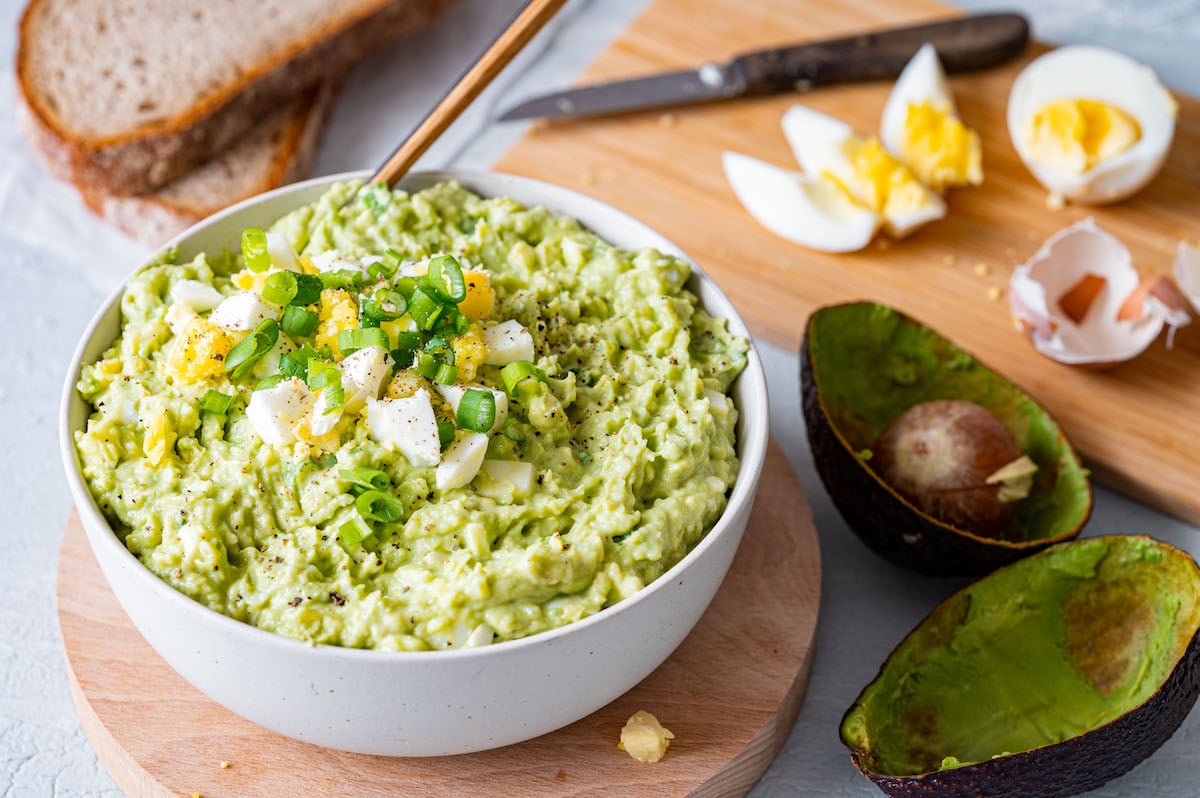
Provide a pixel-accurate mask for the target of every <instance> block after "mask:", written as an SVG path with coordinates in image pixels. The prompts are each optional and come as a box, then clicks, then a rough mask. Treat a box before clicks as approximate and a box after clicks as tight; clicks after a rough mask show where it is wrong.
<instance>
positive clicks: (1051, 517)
mask: <svg viewBox="0 0 1200 798" xmlns="http://www.w3.org/2000/svg"><path fill="white" fill-rule="evenodd" d="M808 347H809V357H810V358H811V362H812V371H813V376H814V381H815V383H816V385H817V387H818V391H819V393H820V397H821V403H822V406H823V408H824V410H825V413H826V417H827V418H828V420H829V423H830V425H832V427H833V429H834V430H836V432H837V433H838V435H839V436H840V437H841V438H842V440H843V441H844V442H845V443H846V444H847V445H848V446H849V447H850V449H851V451H854V452H857V453H859V456H860V457H861V458H862V459H863V460H865V461H867V462H869V460H870V451H871V446H872V445H873V444H874V442H875V440H876V439H877V438H878V437H879V435H880V433H881V432H883V430H884V428H885V427H887V425H888V424H889V423H891V421H892V420H893V419H895V418H896V417H897V416H898V415H900V414H901V413H902V412H904V411H905V410H907V409H908V408H910V407H912V406H913V405H915V404H918V403H920V402H927V401H932V400H935V399H963V400H967V401H971V402H974V403H976V404H978V405H981V406H982V407H984V408H986V409H987V410H989V411H991V412H992V413H993V414H994V415H995V416H996V417H997V418H999V419H1000V421H1002V422H1003V423H1004V425H1005V426H1006V427H1008V429H1009V431H1010V432H1012V434H1013V437H1014V438H1015V439H1016V442H1017V445H1018V446H1019V447H1020V449H1021V451H1022V453H1023V454H1025V455H1027V456H1028V457H1029V458H1030V459H1032V460H1033V461H1034V462H1035V463H1036V464H1037V466H1038V472H1037V475H1036V477H1035V480H1034V486H1033V490H1032V492H1031V493H1030V495H1029V496H1028V497H1026V498H1025V499H1023V500H1021V503H1020V505H1019V507H1018V509H1017V513H1016V518H1015V520H1014V521H1013V522H1012V526H1013V528H1012V529H1009V530H1005V533H1004V535H1003V537H1004V538H1005V539H1007V540H1011V541H1033V540H1044V539H1049V538H1056V537H1059V536H1060V535H1069V534H1070V533H1072V532H1074V531H1075V530H1077V529H1078V528H1079V526H1080V525H1081V524H1082V523H1083V521H1084V519H1085V518H1086V517H1087V514H1088V511H1089V508H1090V505H1091V493H1090V490H1089V488H1088V484H1087V473H1086V471H1085V470H1084V468H1083V467H1082V465H1081V464H1080V462H1079V460H1078V458H1077V457H1076V456H1075V454H1074V453H1073V452H1072V450H1071V447H1070V444H1069V443H1067V441H1066V438H1065V437H1064V436H1063V434H1062V431H1061V430H1060V429H1059V427H1058V425H1057V424H1056V423H1055V422H1054V420H1053V419H1052V418H1051V417H1050V416H1049V415H1048V414H1047V413H1046V411H1045V410H1043V409H1042V408H1041V407H1040V406H1038V404H1037V403H1036V402H1034V401H1033V400H1032V399H1030V398H1029V397H1028V396H1026V395H1025V393H1023V392H1022V391H1021V389H1020V388H1018V387H1017V386H1015V385H1013V384H1012V383H1011V382H1009V381H1008V380H1006V379H1004V378H1003V377H1001V376H1000V375H999V374H997V373H995V372H994V371H992V370H990V369H989V368H987V367H986V366H984V365H982V364H981V363H979V362H978V361H977V360H975V359H974V358H973V357H972V356H971V355H970V354H968V353H967V352H964V351H963V350H961V349H959V348H958V347H956V346H955V345H954V344H952V343H951V342H950V341H948V340H946V339H945V338H943V337H942V336H941V335H938V334H937V333H936V332H934V331H933V330H931V329H930V328H928V327H926V326H924V325H922V324H919V323H918V322H916V321H914V320H912V319H910V318H908V317H906V316H904V315H902V314H900V313H897V312H896V311H894V310H892V309H891V308H889V307H887V306H885V305H877V304H872V303H857V304H848V305H838V306H834V307H830V308H826V309H824V310H822V311H819V312H818V313H817V314H815V315H814V316H813V320H812V322H811V324H810V326H809V342H808ZM913 509H914V511H916V508H913Z"/></svg>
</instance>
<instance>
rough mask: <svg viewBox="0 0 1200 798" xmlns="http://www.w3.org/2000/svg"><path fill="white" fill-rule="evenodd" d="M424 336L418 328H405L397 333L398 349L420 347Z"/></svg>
mask: <svg viewBox="0 0 1200 798" xmlns="http://www.w3.org/2000/svg"><path fill="white" fill-rule="evenodd" d="M422 340H424V336H423V335H421V334H420V333H419V332H417V331H416V330H405V331H404V332H401V333H397V335H396V348H397V349H420V348H421V341H422Z"/></svg>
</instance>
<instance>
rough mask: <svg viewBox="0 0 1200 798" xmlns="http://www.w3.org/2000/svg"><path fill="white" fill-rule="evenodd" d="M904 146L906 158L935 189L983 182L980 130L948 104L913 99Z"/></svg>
mask: <svg viewBox="0 0 1200 798" xmlns="http://www.w3.org/2000/svg"><path fill="white" fill-rule="evenodd" d="M901 146H902V147H903V149H902V153H901V154H902V155H903V157H904V162H905V163H906V164H908V166H909V167H910V168H911V169H912V170H913V172H915V173H916V175H917V177H918V178H920V180H921V182H922V183H924V184H925V185H927V186H929V187H930V188H932V189H933V190H935V191H941V190H942V189H945V188H950V187H953V186H968V185H970V186H977V185H979V184H980V183H982V182H983V166H982V161H983V158H982V155H981V149H980V145H979V134H978V133H976V132H975V131H974V130H971V129H970V128H968V127H967V126H966V125H964V124H963V123H962V121H961V120H959V119H958V118H957V117H955V116H954V114H952V113H950V109H949V108H948V107H947V106H945V105H934V104H933V103H928V102H923V103H910V104H909V106H908V114H907V116H906V117H905V119H904V139H903V141H902V145H901Z"/></svg>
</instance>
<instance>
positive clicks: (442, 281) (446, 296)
mask: <svg viewBox="0 0 1200 798" xmlns="http://www.w3.org/2000/svg"><path fill="white" fill-rule="evenodd" d="M425 276H426V278H427V279H428V280H429V285H430V286H431V287H432V288H433V290H434V291H436V292H437V293H438V295H439V296H440V297H441V298H442V299H443V300H445V301H446V302H453V303H454V304H456V305H457V304H458V303H459V302H462V301H463V300H464V299H466V298H467V281H466V278H464V277H463V271H462V267H461V266H459V265H458V260H457V259H456V258H455V257H454V256H453V255H438V256H437V257H434V258H430V259H429V270H428V271H427V272H426V273H425Z"/></svg>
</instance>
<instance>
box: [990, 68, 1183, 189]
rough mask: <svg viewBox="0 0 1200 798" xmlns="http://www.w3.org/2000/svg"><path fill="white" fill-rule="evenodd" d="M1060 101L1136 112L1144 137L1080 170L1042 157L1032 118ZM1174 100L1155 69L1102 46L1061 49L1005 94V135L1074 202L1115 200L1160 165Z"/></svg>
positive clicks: (1171, 129)
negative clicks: (1036, 151) (1006, 118)
mask: <svg viewBox="0 0 1200 798" xmlns="http://www.w3.org/2000/svg"><path fill="white" fill-rule="evenodd" d="M1056 100H1093V101H1097V102H1100V103H1104V104H1106V105H1109V106H1113V107H1115V108H1117V109H1120V110H1121V111H1124V112H1125V113H1127V114H1129V115H1130V116H1132V117H1133V119H1134V120H1136V121H1137V124H1138V127H1139V138H1138V139H1137V141H1136V142H1134V143H1133V144H1132V145H1131V146H1130V147H1129V148H1128V149H1125V150H1123V151H1121V152H1118V153H1116V154H1114V155H1111V156H1109V157H1106V158H1103V159H1102V160H1100V161H1099V162H1098V163H1096V164H1094V165H1093V166H1091V168H1088V169H1085V170H1084V171H1082V172H1074V171H1068V170H1064V169H1062V168H1059V167H1058V166H1056V165H1055V164H1053V163H1050V162H1045V161H1042V160H1039V159H1038V157H1037V155H1036V153H1035V148H1034V146H1033V138H1032V135H1031V131H1032V126H1033V120H1034V116H1035V115H1036V114H1037V113H1038V111H1039V110H1041V109H1043V108H1045V107H1046V106H1047V105H1048V104H1049V103H1052V102H1055V101H1056ZM1176 113H1177V108H1176V104H1175V100H1174V99H1173V98H1172V97H1171V95H1170V93H1168V92H1167V90H1166V89H1165V88H1164V87H1163V85H1162V83H1160V82H1159V80H1158V77H1157V76H1156V75H1155V74H1154V71H1153V70H1152V69H1150V67H1148V66H1145V65H1144V64H1140V63H1138V62H1137V61H1134V60H1133V59H1132V58H1129V57H1128V56H1125V55H1122V54H1121V53H1118V52H1114V51H1112V50H1108V49H1105V48H1103V47H1093V46H1084V45H1076V46H1071V47H1060V48H1059V49H1057V50H1053V51H1051V52H1049V53H1046V54H1045V55H1043V56H1041V57H1039V58H1037V59H1035V60H1034V61H1033V62H1031V63H1030V64H1029V66H1027V67H1025V69H1023V70H1022V71H1021V74H1020V75H1018V76H1017V79H1016V82H1015V83H1013V87H1012V91H1011V92H1010V93H1009V96H1008V132H1009V135H1010V136H1011V138H1012V142H1013V146H1014V147H1015V148H1016V150H1017V154H1018V155H1020V157H1021V160H1022V161H1023V162H1024V164H1025V167H1026V168H1027V169H1029V171H1030V172H1032V173H1033V176H1034V177H1035V178H1037V181H1038V182H1039V183H1041V184H1042V185H1043V186H1045V187H1046V189H1048V190H1049V191H1050V192H1051V194H1052V195H1058V196H1060V197H1065V198H1067V199H1069V200H1074V201H1075V202H1081V203H1088V204H1104V203H1109V202H1116V201H1118V200H1121V199H1124V198H1125V197H1128V196H1130V195H1131V194H1133V193H1135V192H1137V191H1139V190H1141V189H1142V188H1143V187H1144V186H1146V184H1148V183H1149V182H1150V181H1151V180H1153V179H1154V177H1155V175H1157V174H1158V172H1159V170H1160V169H1162V165H1163V162H1164V161H1165V160H1166V157H1167V151H1168V150H1169V149H1170V146H1171V139H1172V138H1173V137H1174V135H1175V115H1176Z"/></svg>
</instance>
